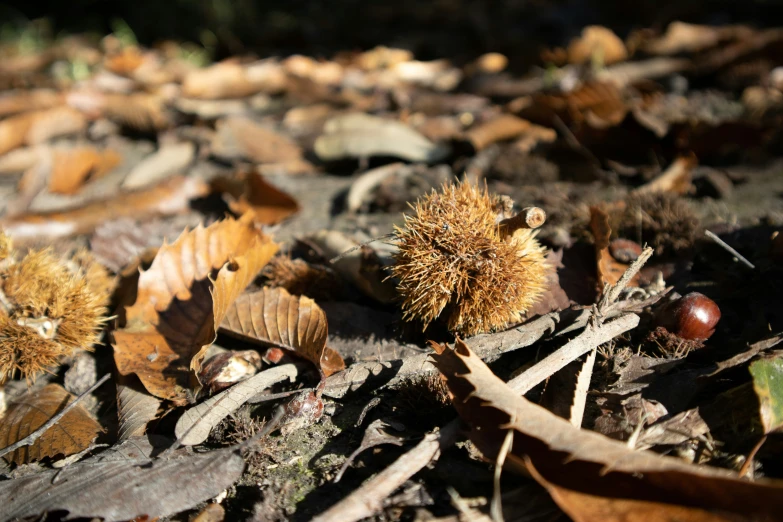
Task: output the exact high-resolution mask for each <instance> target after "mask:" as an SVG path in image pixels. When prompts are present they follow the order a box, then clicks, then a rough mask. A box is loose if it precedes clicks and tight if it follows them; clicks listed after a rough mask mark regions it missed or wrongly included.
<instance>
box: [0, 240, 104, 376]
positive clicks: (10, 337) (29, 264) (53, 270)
mask: <svg viewBox="0 0 783 522" xmlns="http://www.w3.org/2000/svg"><path fill="white" fill-rule="evenodd" d="M5 240H6V238H5V236H3V235H2V233H0V244H5V243H4V241H5ZM5 250H6V254H5V255H6V256H7V257H6V258H5V259H3V262H2V263H0V383H3V382H5V381H6V380H7V379H9V378H11V377H14V376H15V375H20V376H22V377H24V378H25V379H28V380H31V379H33V378H35V377H36V376H37V375H38V374H40V373H42V372H45V371H52V370H53V369H54V368H55V367H56V366H57V365H58V364H59V363H60V361H61V360H62V358H63V357H66V356H69V355H71V354H73V353H74V352H76V351H77V350H82V349H84V350H90V349H92V345H93V344H95V343H96V342H98V340H99V337H100V330H101V329H102V327H103V324H104V322H105V315H106V311H107V309H106V304H107V303H108V299H109V292H110V291H111V288H109V286H108V282H109V281H110V278H109V277H108V276H107V275H106V274H105V270H103V269H102V268H101V267H100V266H99V265H97V264H95V263H92V262H90V261H89V260H88V259H87V258H86V257H85V256H86V255H85V254H79V255H78V256H75V257H74V258H72V259H63V258H60V257H58V256H56V255H54V253H52V252H51V251H50V250H42V251H37V252H30V253H29V254H27V255H26V256H25V257H24V258H22V259H21V260H20V261H19V262H16V261H15V260H14V258H13V256H12V255H11V251H10V246H9V248H7V249H5ZM101 270H103V272H101Z"/></svg>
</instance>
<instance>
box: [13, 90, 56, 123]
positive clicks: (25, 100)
mask: <svg viewBox="0 0 783 522" xmlns="http://www.w3.org/2000/svg"><path fill="white" fill-rule="evenodd" d="M64 102H65V98H64V96H63V95H62V94H61V93H59V92H57V91H53V90H50V89H35V90H32V91H12V92H9V93H6V94H4V95H3V96H0V116H2V117H5V116H10V115H12V114H17V113H21V112H27V111H35V110H41V109H48V108H50V107H55V106H57V105H62V104H63V103H64Z"/></svg>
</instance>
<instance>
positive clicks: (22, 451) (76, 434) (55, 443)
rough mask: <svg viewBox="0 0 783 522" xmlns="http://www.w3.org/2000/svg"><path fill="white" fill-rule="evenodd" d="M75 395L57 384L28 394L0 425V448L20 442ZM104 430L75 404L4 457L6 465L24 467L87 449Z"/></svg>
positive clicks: (7, 414)
mask: <svg viewBox="0 0 783 522" xmlns="http://www.w3.org/2000/svg"><path fill="white" fill-rule="evenodd" d="M73 399H74V396H73V395H71V394H70V393H68V392H67V391H65V388H63V387H62V386H60V385H59V384H48V385H46V386H45V387H44V388H42V389H41V390H39V391H37V392H34V393H27V394H26V395H24V396H23V397H22V398H21V399H20V400H19V401H18V402H16V403H15V404H13V405H11V407H10V408H9V409H8V412H7V413H6V414H5V416H3V418H2V422H0V447H6V446H9V445H11V444H13V443H15V442H18V441H20V440H22V439H23V438H25V437H27V436H28V435H29V434H31V433H32V432H34V431H35V430H37V429H38V428H40V427H41V426H43V425H44V424H45V423H46V421H48V420H49V419H51V418H52V417H54V416H55V415H56V414H57V413H59V412H60V411H62V409H63V408H65V407H66V406H67V405H68V404H69V403H70V402H71V401H72V400H73ZM102 431H103V428H101V425H100V424H98V421H96V420H95V419H94V418H93V417H92V415H91V414H90V412H88V411H87V410H86V409H85V408H84V407H83V406H82V405H81V404H77V405H76V406H75V407H73V408H72V409H71V411H69V412H68V413H66V414H65V415H64V416H63V418H62V419H60V420H59V421H58V422H57V423H56V424H55V425H54V426H52V427H51V428H49V429H48V430H46V431H45V432H44V433H43V435H41V436H40V438H39V439H38V440H36V441H35V442H34V443H33V444H32V445H30V446H24V447H22V448H19V449H17V450H16V451H14V452H13V453H9V454H8V455H6V456H5V459H6V460H7V461H9V462H15V463H16V464H26V463H28V462H34V461H38V460H41V459H44V458H47V457H57V456H66V457H67V456H68V455H73V454H74V453H79V452H80V451H83V450H85V449H87V448H88V447H89V446H90V444H91V443H92V441H93V440H94V439H95V437H97V436H98V434H99V433H101V432H102Z"/></svg>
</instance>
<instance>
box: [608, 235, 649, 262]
mask: <svg viewBox="0 0 783 522" xmlns="http://www.w3.org/2000/svg"><path fill="white" fill-rule="evenodd" d="M609 253H610V254H612V257H613V258H614V259H615V260H616V261H619V262H620V263H626V264H630V263H633V262H634V261H636V259H637V258H638V257H639V256H640V255H642V247H641V246H639V243H637V242H636V241H631V240H630V239H614V240H612V242H611V243H609Z"/></svg>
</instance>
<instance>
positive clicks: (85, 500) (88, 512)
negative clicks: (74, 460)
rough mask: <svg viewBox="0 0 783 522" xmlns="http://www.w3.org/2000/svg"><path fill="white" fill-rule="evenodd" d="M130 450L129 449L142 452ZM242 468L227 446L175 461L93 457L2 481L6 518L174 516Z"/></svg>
mask: <svg viewBox="0 0 783 522" xmlns="http://www.w3.org/2000/svg"><path fill="white" fill-rule="evenodd" d="M129 449H130V451H128V449H126V452H127V453H138V452H134V451H133V448H132V447H131V448H129ZM244 468H245V462H244V460H243V459H242V457H241V456H240V455H239V454H237V453H236V452H228V451H225V450H223V451H213V452H210V453H202V454H198V455H189V456H184V457H180V458H172V459H155V460H150V459H149V458H144V457H143V456H141V457H137V458H127V457H125V458H123V459H117V460H113V459H112V460H110V459H105V460H100V459H91V460H90V461H89V462H84V463H79V464H74V465H72V466H68V467H66V468H64V469H61V470H52V471H44V472H43V473H37V474H34V475H28V476H26V477H21V478H18V479H13V480H6V481H3V482H0V505H2V506H3V512H2V519H3V520H16V519H20V518H27V517H35V516H38V515H40V514H41V513H45V512H48V511H68V513H69V518H93V517H98V518H101V519H103V520H104V521H106V522H119V521H121V520H131V519H135V518H136V517H141V516H144V515H146V516H147V517H148V518H149V519H153V518H157V517H166V516H171V515H175V514H177V513H180V512H182V511H185V510H187V509H191V508H193V507H195V506H196V505H198V504H199V503H200V502H204V501H205V500H209V499H210V498H213V497H215V496H217V495H218V494H220V492H221V491H224V490H226V489H227V488H229V487H231V485H232V484H233V483H234V482H236V481H237V480H238V479H239V477H240V476H241V475H242V472H243V471H244ZM117 499H122V501H121V502H118V500H117Z"/></svg>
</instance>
